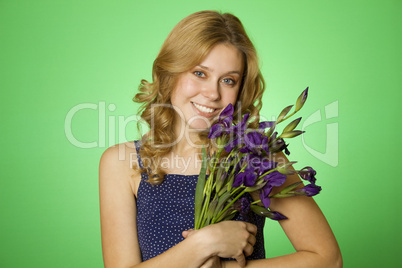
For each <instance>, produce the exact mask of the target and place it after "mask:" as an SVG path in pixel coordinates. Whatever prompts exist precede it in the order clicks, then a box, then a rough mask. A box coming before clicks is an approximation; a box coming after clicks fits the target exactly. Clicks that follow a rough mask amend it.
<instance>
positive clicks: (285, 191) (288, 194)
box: [270, 181, 302, 198]
mask: <svg viewBox="0 0 402 268" xmlns="http://www.w3.org/2000/svg"><path fill="white" fill-rule="evenodd" d="M300 184H302V182H301V181H298V182H295V183H292V184H291V185H288V186H286V187H285V188H284V189H283V190H282V191H280V192H279V193H276V194H274V195H273V196H270V198H284V197H291V196H295V195H296V194H294V193H293V192H291V191H293V190H294V189H296V188H297V187H298V186H299V185H300Z"/></svg>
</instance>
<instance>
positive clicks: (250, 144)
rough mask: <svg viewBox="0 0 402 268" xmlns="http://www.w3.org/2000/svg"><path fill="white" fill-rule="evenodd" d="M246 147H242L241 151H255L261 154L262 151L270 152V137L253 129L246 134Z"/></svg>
mask: <svg viewBox="0 0 402 268" xmlns="http://www.w3.org/2000/svg"><path fill="white" fill-rule="evenodd" d="M244 145H245V146H244V147H242V148H241V149H240V152H241V153H251V152H252V153H255V154H257V155H261V154H262V151H265V152H268V151H269V147H268V137H267V136H265V135H263V134H261V133H259V132H257V131H252V132H249V133H247V134H246V135H245V136H244Z"/></svg>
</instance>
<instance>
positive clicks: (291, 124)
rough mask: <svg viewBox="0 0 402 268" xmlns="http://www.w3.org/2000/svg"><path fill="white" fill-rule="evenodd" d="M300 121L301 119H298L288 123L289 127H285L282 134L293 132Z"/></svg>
mask: <svg viewBox="0 0 402 268" xmlns="http://www.w3.org/2000/svg"><path fill="white" fill-rule="evenodd" d="M301 119H302V118H301V117H299V118H297V119H295V120H293V121H292V122H290V123H289V125H287V126H286V127H285V128H284V129H283V131H282V133H285V132H289V131H292V130H294V129H295V128H296V127H297V125H298V124H299V123H300V120H301Z"/></svg>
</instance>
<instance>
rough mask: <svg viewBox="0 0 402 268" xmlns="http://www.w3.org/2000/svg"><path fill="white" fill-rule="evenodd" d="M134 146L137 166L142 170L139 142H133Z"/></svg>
mask: <svg viewBox="0 0 402 268" xmlns="http://www.w3.org/2000/svg"><path fill="white" fill-rule="evenodd" d="M134 145H135V150H136V151H137V159H138V165H139V166H140V168H144V166H143V163H142V160H141V156H140V148H141V141H134Z"/></svg>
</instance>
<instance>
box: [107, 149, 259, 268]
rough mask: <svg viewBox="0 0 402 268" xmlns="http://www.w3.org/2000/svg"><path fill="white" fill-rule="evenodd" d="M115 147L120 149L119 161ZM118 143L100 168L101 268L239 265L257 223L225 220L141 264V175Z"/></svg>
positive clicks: (130, 153)
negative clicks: (217, 260) (224, 260)
mask: <svg viewBox="0 0 402 268" xmlns="http://www.w3.org/2000/svg"><path fill="white" fill-rule="evenodd" d="M119 146H120V149H122V150H120V151H124V152H125V153H124V154H123V155H122V154H120V159H119ZM119 146H116V147H111V148H109V149H107V150H106V151H105V152H104V154H103V155H102V158H101V161H100V166H99V194H100V214H101V233H102V251H103V259H104V264H105V267H125V268H126V267H143V268H146V267H158V266H159V267H166V268H169V267H186V268H188V267H200V266H201V265H202V264H203V263H204V262H205V261H206V260H208V259H209V258H211V257H213V256H221V257H231V258H238V259H239V261H240V263H241V260H242V258H244V256H243V251H244V252H246V254H247V255H250V254H251V252H252V251H253V245H254V243H255V237H254V235H255V232H256V227H255V226H254V225H252V224H248V223H244V222H226V223H221V224H216V225H214V226H208V227H206V228H203V229H201V230H199V231H197V232H195V233H194V235H192V236H191V237H189V238H188V239H185V240H184V241H182V242H181V243H179V244H177V245H176V246H174V247H172V248H171V249H169V250H168V251H166V252H164V253H163V254H161V255H159V256H157V257H155V258H152V259H150V260H148V261H145V262H141V252H140V248H139V244H138V237H137V226H136V214H137V212H136V209H137V208H136V201H135V195H134V191H135V179H134V180H133V178H139V177H138V176H140V174H138V171H136V170H135V169H133V168H132V167H131V165H130V159H136V154H135V148H130V146H127V145H124V144H121V145H119ZM121 146H124V147H121ZM229 233H232V234H235V235H228V234H229Z"/></svg>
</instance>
